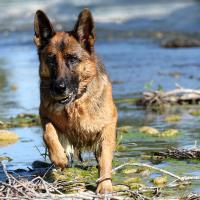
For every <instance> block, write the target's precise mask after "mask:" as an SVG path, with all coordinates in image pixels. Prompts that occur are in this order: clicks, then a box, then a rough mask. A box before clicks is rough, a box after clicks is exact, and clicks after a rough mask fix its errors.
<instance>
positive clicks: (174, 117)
mask: <svg viewBox="0 0 200 200" xmlns="http://www.w3.org/2000/svg"><path fill="white" fill-rule="evenodd" d="M180 120H181V116H180V115H169V116H167V117H165V119H164V121H165V122H178V121H180Z"/></svg>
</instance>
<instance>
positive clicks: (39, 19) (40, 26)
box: [34, 10, 55, 48]
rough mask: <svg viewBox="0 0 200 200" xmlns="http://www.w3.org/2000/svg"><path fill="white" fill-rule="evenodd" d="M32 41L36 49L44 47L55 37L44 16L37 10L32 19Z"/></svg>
mask: <svg viewBox="0 0 200 200" xmlns="http://www.w3.org/2000/svg"><path fill="white" fill-rule="evenodd" d="M34 30H35V37H34V41H35V44H36V45H37V47H38V48H41V47H43V46H45V45H46V44H47V43H48V42H49V40H50V39H51V38H52V37H53V36H54V35H55V31H54V29H53V26H52V24H51V22H50V21H49V19H48V17H47V16H46V14H45V13H44V12H43V11H41V10H38V11H37V12H36V14H35V18H34Z"/></svg>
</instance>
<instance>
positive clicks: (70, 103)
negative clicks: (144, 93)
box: [34, 9, 117, 193]
mask: <svg viewBox="0 0 200 200" xmlns="http://www.w3.org/2000/svg"><path fill="white" fill-rule="evenodd" d="M34 30H35V36H34V42H35V44H36V46H37V50H38V55H39V61H40V67H39V74H40V118H41V122H42V126H43V130H44V135H43V138H44V142H45V144H46V146H47V148H48V152H49V156H50V160H51V161H52V162H53V163H54V164H55V166H57V167H59V168H61V169H64V168H65V167H66V166H67V165H69V162H70V157H71V155H72V154H74V153H75V154H80V152H81V151H83V150H88V149H90V150H92V151H94V153H95V156H96V159H97V162H98V171H99V179H98V180H99V181H98V186H97V193H105V192H112V182H111V170H112V158H113V151H114V148H115V139H116V122H117V110H116V107H115V105H114V102H113V97H112V85H111V82H110V80H109V78H108V75H107V73H106V71H105V69H104V66H103V65H102V63H101V62H100V60H99V59H98V58H97V56H96V54H95V50H94V42H95V26H94V21H93V18H92V14H91V12H90V11H89V10H88V9H84V10H83V11H82V12H81V13H80V14H79V17H78V20H77V22H76V24H75V26H74V29H73V30H72V31H69V32H55V30H54V28H53V26H52V24H51V22H50V21H49V19H48V17H47V16H46V14H45V13H44V12H43V11H41V10H38V11H37V12H36V14H35V19H34Z"/></svg>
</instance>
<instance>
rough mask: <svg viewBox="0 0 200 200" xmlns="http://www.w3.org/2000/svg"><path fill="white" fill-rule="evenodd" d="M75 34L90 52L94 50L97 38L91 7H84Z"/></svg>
mask: <svg viewBox="0 0 200 200" xmlns="http://www.w3.org/2000/svg"><path fill="white" fill-rule="evenodd" d="M74 34H75V37H76V38H77V40H78V41H79V42H80V44H81V46H82V47H83V48H84V49H86V50H87V51H88V52H89V53H92V52H93V47H94V42H95V38H96V34H95V25H94V21H93V18H92V14H91V12H90V10H89V9H86V8H85V9H84V10H83V11H82V12H81V13H80V14H79V16H78V21H77V22H76V25H75V27H74Z"/></svg>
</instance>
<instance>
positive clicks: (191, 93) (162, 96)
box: [139, 85, 200, 107]
mask: <svg viewBox="0 0 200 200" xmlns="http://www.w3.org/2000/svg"><path fill="white" fill-rule="evenodd" d="M185 103H187V104H199V103H200V90H193V89H187V88H183V87H181V86H179V85H177V88H176V89H174V90H172V91H168V92H164V91H158V90H156V91H149V92H144V93H143V99H141V100H140V101H139V104H142V105H144V106H146V107H149V106H153V105H156V106H163V105H173V104H179V105H181V104H185Z"/></svg>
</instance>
